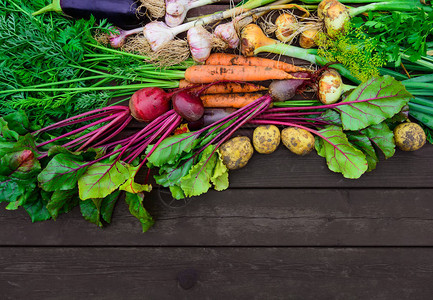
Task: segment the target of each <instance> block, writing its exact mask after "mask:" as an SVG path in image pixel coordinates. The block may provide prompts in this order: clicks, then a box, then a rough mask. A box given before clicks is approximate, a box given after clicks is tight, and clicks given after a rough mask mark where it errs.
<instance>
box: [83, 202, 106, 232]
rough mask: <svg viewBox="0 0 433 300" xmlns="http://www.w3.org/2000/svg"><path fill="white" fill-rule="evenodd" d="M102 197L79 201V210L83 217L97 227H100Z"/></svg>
mask: <svg viewBox="0 0 433 300" xmlns="http://www.w3.org/2000/svg"><path fill="white" fill-rule="evenodd" d="M101 202H102V199H88V200H85V201H80V210H81V214H82V215H83V217H84V219H86V220H87V221H89V222H90V223H93V224H95V225H97V226H99V227H102V222H101V218H100V217H101V213H100V206H101Z"/></svg>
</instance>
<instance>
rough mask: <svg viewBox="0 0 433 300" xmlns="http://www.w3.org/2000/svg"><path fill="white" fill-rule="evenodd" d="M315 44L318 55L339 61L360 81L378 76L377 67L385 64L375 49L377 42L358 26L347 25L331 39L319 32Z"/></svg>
mask: <svg viewBox="0 0 433 300" xmlns="http://www.w3.org/2000/svg"><path fill="white" fill-rule="evenodd" d="M317 44H318V46H319V49H318V54H319V55H320V56H322V57H324V58H326V59H327V60H329V61H335V62H339V63H341V64H342V65H344V66H345V67H346V68H347V69H348V70H349V71H350V72H351V73H352V74H353V75H354V76H355V77H356V78H358V79H359V80H360V81H362V82H364V81H366V80H367V79H368V78H370V77H371V76H378V75H379V68H380V67H382V66H383V65H384V64H385V59H384V57H383V55H381V54H380V53H379V52H378V51H377V50H376V46H377V43H376V42H375V41H374V40H373V39H371V38H368V37H367V36H366V35H365V34H364V33H363V32H362V31H361V29H360V28H355V27H353V26H349V27H348V29H347V30H346V31H344V32H340V33H338V34H337V35H336V37H335V38H333V39H331V38H329V37H328V36H327V35H326V34H324V33H320V34H319V37H318V40H317Z"/></svg>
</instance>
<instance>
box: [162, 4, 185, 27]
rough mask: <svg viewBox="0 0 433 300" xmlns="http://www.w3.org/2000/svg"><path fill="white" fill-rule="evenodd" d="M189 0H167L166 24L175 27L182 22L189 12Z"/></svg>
mask: <svg viewBox="0 0 433 300" xmlns="http://www.w3.org/2000/svg"><path fill="white" fill-rule="evenodd" d="M189 3H190V1H189V0H166V1H165V24H167V25H168V26H169V27H175V26H177V25H180V24H182V22H183V20H185V17H186V14H187V12H188V9H189V8H188V4H189Z"/></svg>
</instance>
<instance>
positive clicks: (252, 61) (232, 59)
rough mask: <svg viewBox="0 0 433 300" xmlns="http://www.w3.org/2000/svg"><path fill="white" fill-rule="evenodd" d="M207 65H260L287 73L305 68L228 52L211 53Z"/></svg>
mask: <svg viewBox="0 0 433 300" xmlns="http://www.w3.org/2000/svg"><path fill="white" fill-rule="evenodd" d="M206 64H207V65H223V66H232V65H239V66H262V67H270V68H275V69H279V70H283V71H286V72H288V73H293V72H301V71H306V70H307V69H305V68H302V67H298V66H295V65H292V64H288V63H285V62H282V61H278V60H273V59H269V58H262V57H255V56H250V57H245V56H242V55H235V54H229V53H212V54H211V55H210V56H209V58H208V59H207V60H206Z"/></svg>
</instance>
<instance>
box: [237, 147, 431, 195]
mask: <svg viewBox="0 0 433 300" xmlns="http://www.w3.org/2000/svg"><path fill="white" fill-rule="evenodd" d="M431 166H433V146H432V145H426V146H425V147H423V148H421V149H420V150H418V151H415V152H403V151H400V150H397V151H396V154H395V155H394V156H393V157H391V158H389V159H388V160H385V159H383V158H382V159H381V161H380V162H379V163H378V165H377V168H376V169H375V170H373V171H372V172H369V173H366V174H363V175H362V176H361V178H359V179H356V180H353V179H345V178H344V177H343V176H342V175H341V174H339V173H333V172H332V171H330V170H329V169H328V167H327V165H326V161H325V159H324V158H322V157H320V156H318V155H317V154H316V153H315V152H314V151H313V152H312V153H310V154H308V155H307V156H305V157H300V156H297V155H295V154H293V153H291V152H290V151H289V150H287V149H286V148H285V147H284V146H283V145H280V146H279V148H278V150H277V151H275V152H274V153H272V154H270V155H264V154H258V153H255V154H254V155H253V157H252V159H251V160H250V162H249V163H248V165H247V166H246V167H245V168H243V169H240V170H235V171H232V172H231V173H230V186H231V187H237V188H238V187H239V188H241V187H242V188H243V187H266V188H271V187H285V188H290V187H302V188H314V187H329V188H331V187H341V188H347V187H354V188H360V187H362V188H365V187H381V188H385V187H386V188H392V187H395V188H402V187H404V188H415V187H429V188H431V187H433V181H432V180H429V179H431V178H433V169H432V167H431Z"/></svg>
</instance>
